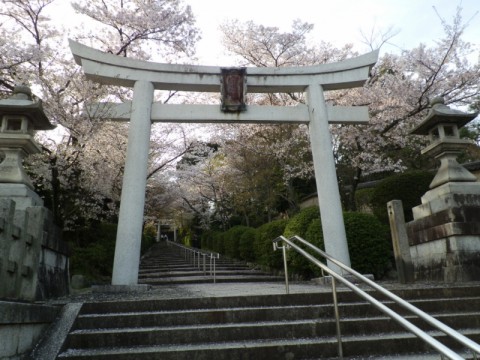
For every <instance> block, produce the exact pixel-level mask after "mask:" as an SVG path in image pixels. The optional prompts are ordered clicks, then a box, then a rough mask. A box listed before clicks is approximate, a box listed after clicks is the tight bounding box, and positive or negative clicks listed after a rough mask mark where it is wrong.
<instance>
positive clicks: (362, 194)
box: [355, 187, 375, 214]
mask: <svg viewBox="0 0 480 360" xmlns="http://www.w3.org/2000/svg"><path fill="white" fill-rule="evenodd" d="M374 192H375V188H373V187H372V188H367V189H360V190H357V191H355V206H356V207H357V210H358V211H360V212H364V213H369V214H371V213H372V212H373V209H372V196H373V193H374Z"/></svg>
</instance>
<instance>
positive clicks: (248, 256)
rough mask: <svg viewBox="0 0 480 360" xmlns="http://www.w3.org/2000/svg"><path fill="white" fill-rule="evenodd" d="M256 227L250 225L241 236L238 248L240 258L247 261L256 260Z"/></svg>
mask: <svg viewBox="0 0 480 360" xmlns="http://www.w3.org/2000/svg"><path fill="white" fill-rule="evenodd" d="M256 233H257V231H256V229H254V228H252V227H249V228H247V229H245V231H244V232H243V234H242V235H241V236H240V243H239V244H238V250H239V253H240V259H242V260H245V261H255V251H254V249H253V246H254V245H253V244H254V242H255V234H256Z"/></svg>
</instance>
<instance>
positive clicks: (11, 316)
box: [0, 301, 60, 360]
mask: <svg viewBox="0 0 480 360" xmlns="http://www.w3.org/2000/svg"><path fill="white" fill-rule="evenodd" d="M59 311H60V308H59V307H54V306H46V305H35V304H24V303H18V302H6V301H4V302H2V301H0V359H8V360H18V359H25V358H26V356H27V354H28V353H29V352H30V351H31V349H32V348H33V347H34V346H35V344H36V343H37V342H38V339H39V338H40V337H41V336H42V334H43V333H44V332H45V331H46V330H47V329H48V327H49V326H50V324H51V323H52V322H53V321H54V320H55V318H56V317H57V316H58V314H59Z"/></svg>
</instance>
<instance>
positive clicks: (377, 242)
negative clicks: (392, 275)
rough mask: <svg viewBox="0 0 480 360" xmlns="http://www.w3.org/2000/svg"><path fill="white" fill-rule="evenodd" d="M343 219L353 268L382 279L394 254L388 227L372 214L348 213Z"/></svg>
mask: <svg viewBox="0 0 480 360" xmlns="http://www.w3.org/2000/svg"><path fill="white" fill-rule="evenodd" d="M343 217H344V221H345V231H346V233H347V241H348V248H349V252H350V257H351V259H350V260H351V262H352V268H353V269H355V270H356V271H358V272H359V273H361V274H373V275H374V276H375V279H381V278H382V277H383V276H384V275H385V273H386V272H387V270H388V268H389V265H390V263H391V261H392V254H393V252H392V246H391V243H390V236H389V234H390V233H389V228H388V226H386V225H384V224H382V223H381V222H380V221H379V220H378V219H377V218H376V217H375V216H374V215H370V214H364V213H359V212H346V213H344V214H343Z"/></svg>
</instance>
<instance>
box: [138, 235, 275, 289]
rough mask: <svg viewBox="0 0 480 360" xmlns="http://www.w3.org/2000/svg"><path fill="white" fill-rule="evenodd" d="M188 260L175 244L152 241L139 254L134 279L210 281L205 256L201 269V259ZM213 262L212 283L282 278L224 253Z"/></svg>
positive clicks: (158, 283)
mask: <svg viewBox="0 0 480 360" xmlns="http://www.w3.org/2000/svg"><path fill="white" fill-rule="evenodd" d="M192 262H193V261H190V260H189V258H186V257H185V255H184V253H183V251H182V250H181V249H180V248H178V247H176V246H175V245H170V246H167V245H166V243H164V242H161V243H158V244H155V245H154V246H153V247H152V248H150V249H149V250H148V251H147V252H146V253H145V255H144V256H142V259H141V262H140V270H139V275H138V282H139V284H148V285H153V286H161V285H172V284H199V283H211V282H213V276H212V275H211V273H210V271H209V270H210V263H209V260H208V259H206V266H205V270H204V267H203V261H202V260H201V261H200V265H198V263H197V264H196V266H194V265H193V264H192ZM215 262H216V264H215V269H216V271H215V282H217V283H232V282H242V283H245V282H261V281H269V282H271V281H284V278H283V277H281V276H273V275H270V274H266V273H264V272H262V271H260V270H257V269H253V268H251V267H249V266H248V265H247V264H245V263H243V262H240V261H235V260H232V259H228V258H226V257H224V256H220V258H219V259H216V260H215Z"/></svg>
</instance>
